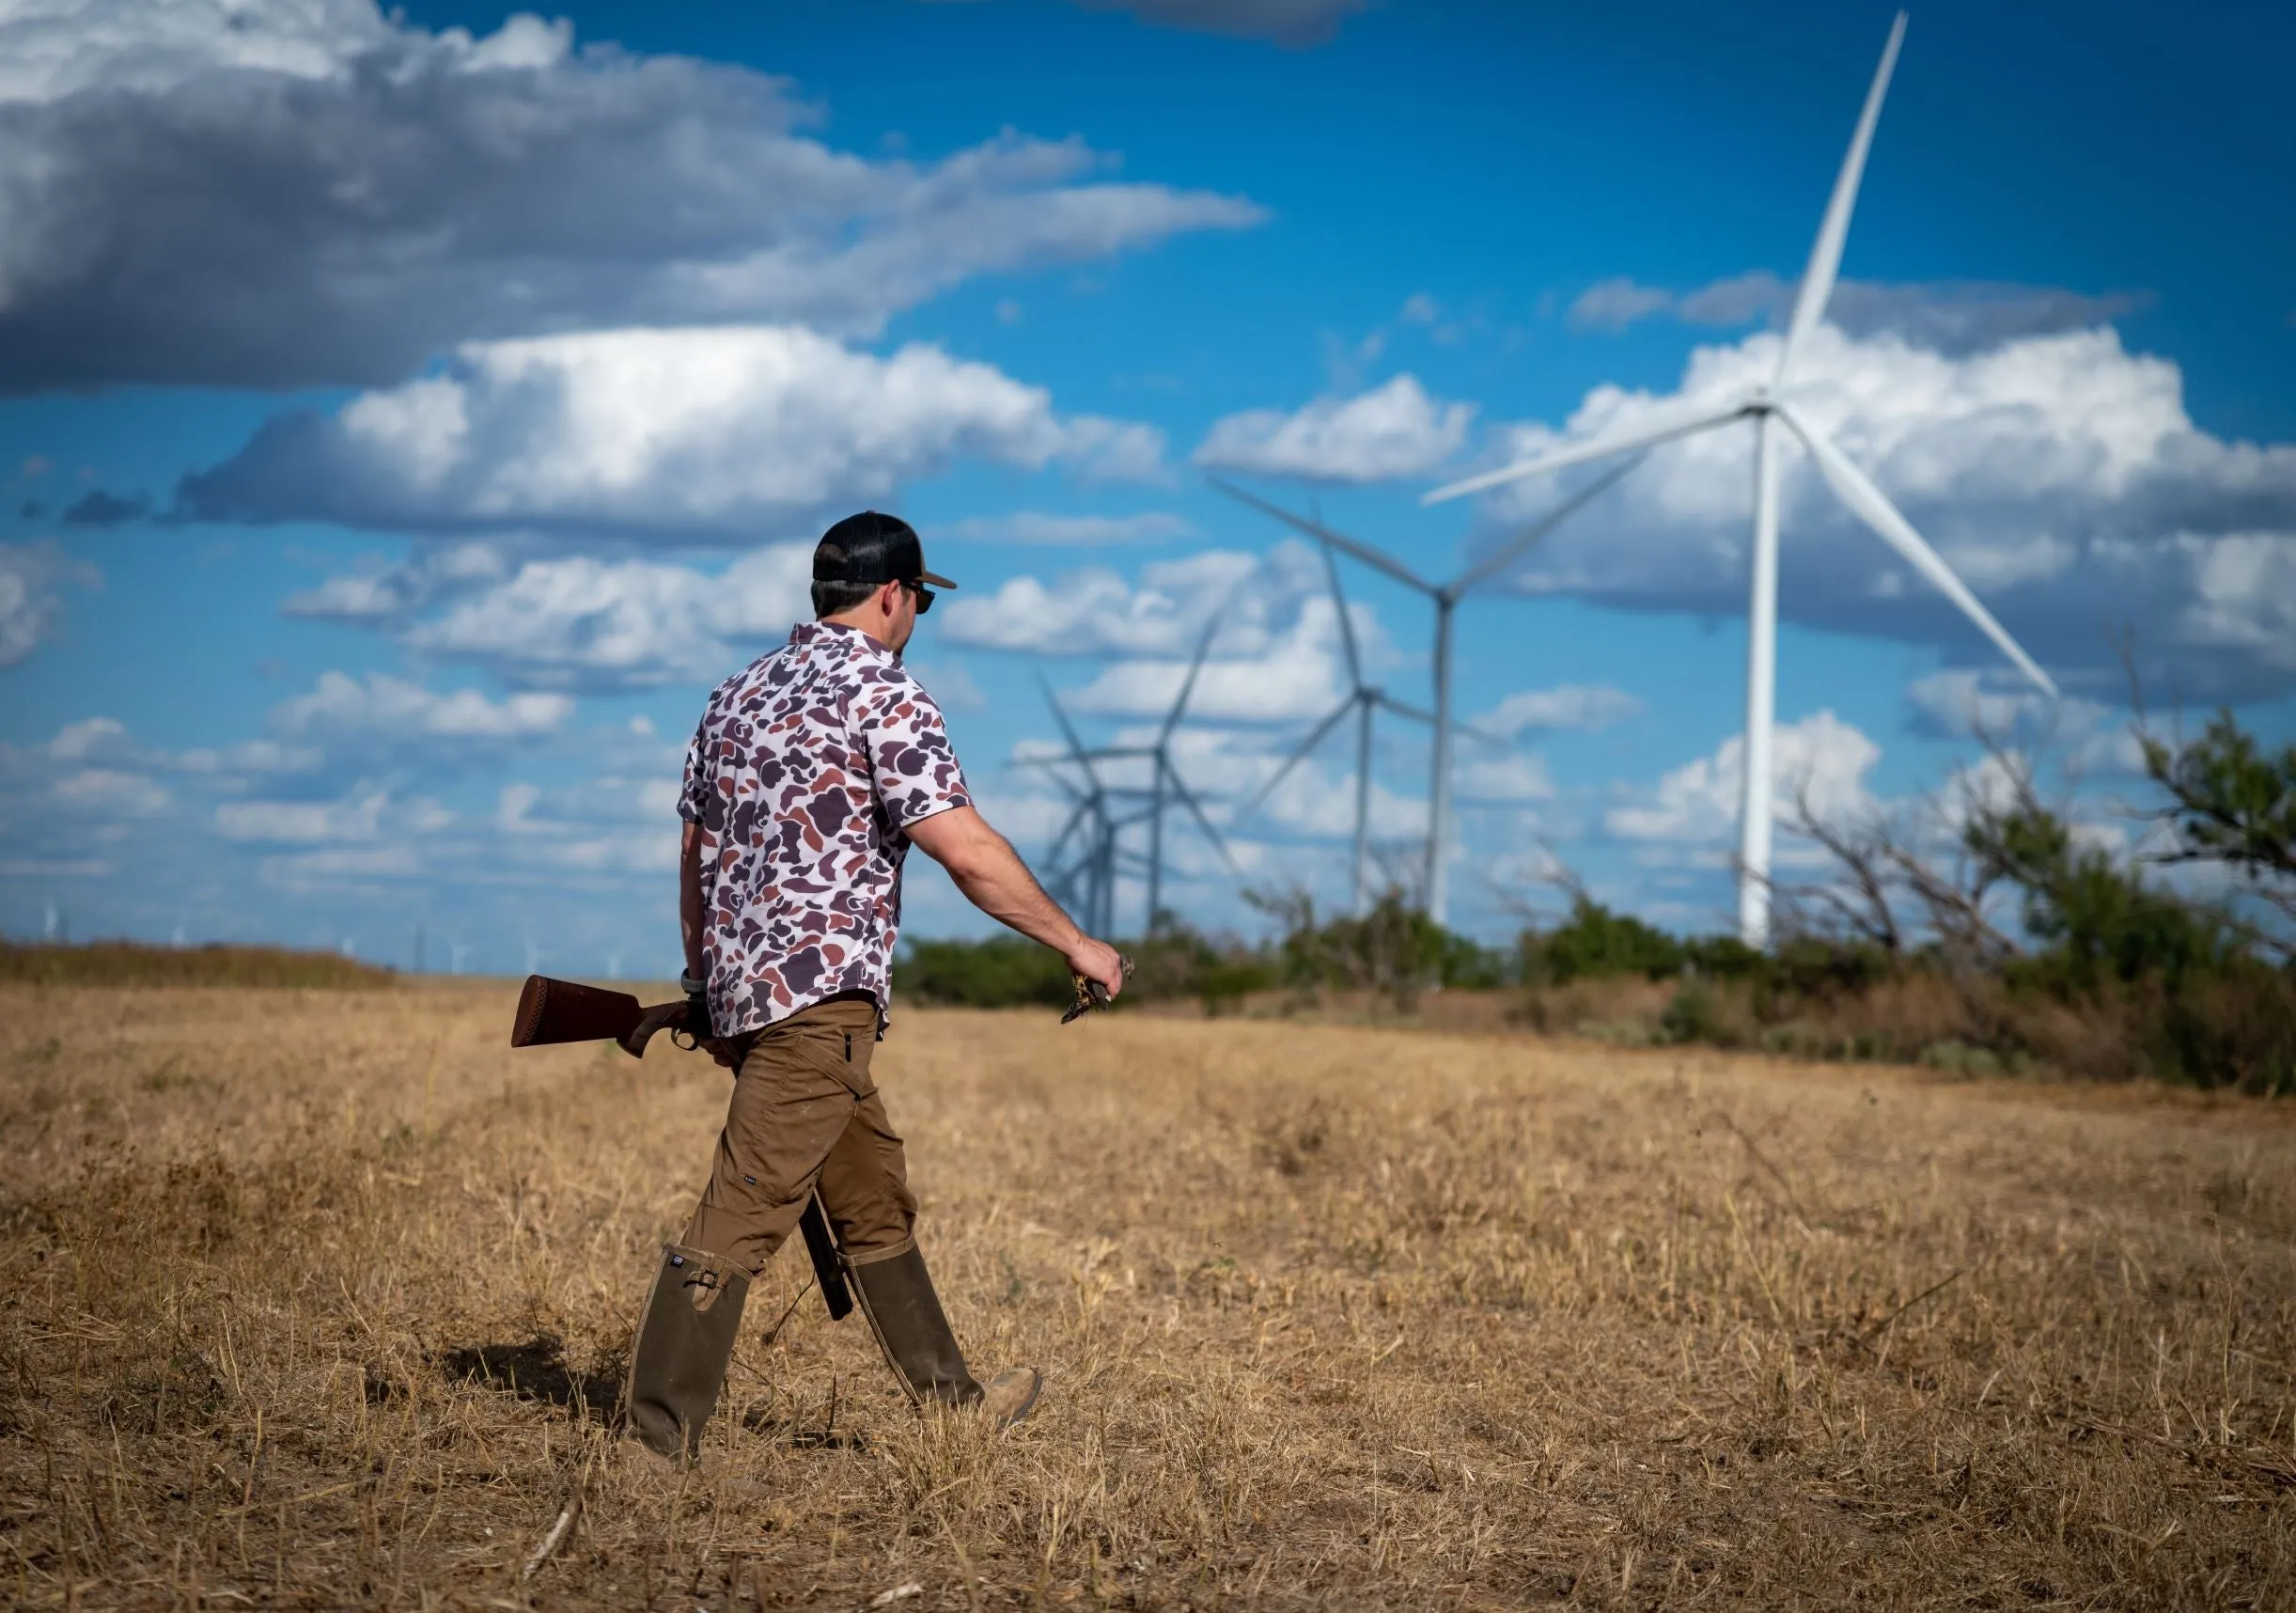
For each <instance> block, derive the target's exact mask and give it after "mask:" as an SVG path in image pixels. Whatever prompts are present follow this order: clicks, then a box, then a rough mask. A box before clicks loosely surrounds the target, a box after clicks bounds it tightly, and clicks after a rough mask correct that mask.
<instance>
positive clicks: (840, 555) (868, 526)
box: [813, 509, 957, 588]
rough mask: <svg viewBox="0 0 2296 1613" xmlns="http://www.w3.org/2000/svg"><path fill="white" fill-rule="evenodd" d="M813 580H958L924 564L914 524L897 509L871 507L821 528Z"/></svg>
mask: <svg viewBox="0 0 2296 1613" xmlns="http://www.w3.org/2000/svg"><path fill="white" fill-rule="evenodd" d="M813 580H814V581H815V582H817V583H930V584H931V585H932V586H933V587H936V588H953V587H956V586H957V585H956V584H955V583H952V582H950V581H949V580H948V579H947V578H946V577H941V576H935V575H934V574H933V573H932V572H929V571H927V570H926V569H925V545H924V544H922V543H920V542H919V541H917V535H916V528H915V527H914V526H912V525H909V523H907V522H906V521H903V520H902V519H901V518H900V517H899V516H898V515H884V514H881V513H880V512H878V511H877V510H874V509H865V510H863V511H862V512H861V513H860V514H858V515H849V516H847V517H846V518H845V519H844V520H842V521H840V522H838V523H837V524H836V525H835V526H832V527H831V528H830V529H829V530H828V531H826V532H824V533H822V534H821V540H820V542H819V543H816V544H815V545H814V546H813Z"/></svg>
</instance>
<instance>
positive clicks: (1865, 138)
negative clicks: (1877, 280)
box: [1771, 11, 1905, 387]
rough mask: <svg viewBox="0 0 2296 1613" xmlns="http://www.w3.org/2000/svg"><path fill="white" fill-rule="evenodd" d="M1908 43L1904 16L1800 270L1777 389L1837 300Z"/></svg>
mask: <svg viewBox="0 0 2296 1613" xmlns="http://www.w3.org/2000/svg"><path fill="white" fill-rule="evenodd" d="M1904 42H1905V13H1904V12H1903V11H1900V12H1898V20H1897V21H1896V22H1895V23H1891V24H1890V26H1889V43H1887V44H1885V45H1883V46H1882V65H1881V66H1880V67H1878V68H1876V69H1875V70H1874V74H1873V87H1872V88H1870V89H1868V90H1866V108H1865V110H1864V111H1862V112H1860V113H1859V114H1858V117H1857V132H1856V133H1853V134H1851V136H1850V153H1849V155H1848V156H1846V157H1844V158H1843V159H1842V164H1841V172H1840V173H1839V174H1838V175H1836V176H1835V180H1834V195H1833V196H1832V198H1831V199H1829V200H1828V201H1827V203H1826V215H1825V218H1824V219H1823V220H1822V221H1821V222H1820V224H1819V226H1818V239H1817V241H1816V242H1815V243H1813V244H1812V245H1811V247H1810V261H1809V267H1807V268H1806V269H1804V270H1803V271H1802V290H1800V291H1799V292H1798V293H1797V294H1796V295H1795V297H1794V317H1793V321H1792V322H1791V323H1790V324H1788V326H1787V327H1786V345H1785V346H1784V347H1782V348H1780V349H1779V350H1778V369H1777V375H1776V377H1775V378H1774V379H1773V381H1772V383H1771V384H1772V386H1773V387H1783V386H1784V385H1785V384H1786V371H1787V369H1788V367H1789V366H1791V365H1792V363H1793V361H1794V354H1795V353H1796V352H1799V351H1800V350H1801V347H1802V344H1803V343H1804V341H1806V340H1807V339H1809V334H1810V332H1811V331H1813V330H1815V329H1817V328H1818V321H1820V320H1822V319H1824V318H1825V312H1826V304H1827V303H1828V302H1830V301H1831V300H1832V299H1833V296H1834V279H1835V275H1836V274H1838V273H1840V270H1841V251H1842V244H1843V243H1845V242H1846V241H1848V240H1849V238H1850V214H1851V211H1852V210H1854V209H1855V208H1856V206H1857V187H1858V181H1859V180H1861V179H1863V178H1864V177H1865V173H1866V149H1868V148H1869V147H1871V146H1872V144H1873V126H1874V125H1875V124H1876V123H1878V122H1880V121H1881V118H1882V97H1883V96H1884V95H1886V94H1888V93H1889V75H1890V74H1891V72H1892V71H1894V70H1896V68H1897V66H1898V46H1899V45H1901V44H1903V43H1904Z"/></svg>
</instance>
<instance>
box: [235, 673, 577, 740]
mask: <svg viewBox="0 0 2296 1613" xmlns="http://www.w3.org/2000/svg"><path fill="white" fill-rule="evenodd" d="M573 710H574V702H573V700H572V699H571V698H570V697H568V696H565V695H557V694H534V693H527V694H516V695H511V696H509V697H507V698H505V699H501V700H490V699H488V698H487V697H486V696H485V695H484V694H482V693H480V692H479V691H478V690H476V689H456V690H452V691H450V692H448V693H445V694H441V693H439V692H437V691H434V690H431V689H427V688H425V687H424V686H423V685H421V684H420V683H414V682H410V681H407V680H405V679H403V678H393V677H390V676H388V675H387V674H384V673H379V672H378V673H369V674H368V675H367V678H366V679H365V680H364V681H362V680H360V679H357V678H353V677H351V675H350V674H348V673H345V672H326V673H322V674H320V680H319V686H318V687H317V688H315V689H313V690H312V691H311V692H310V693H309V694H307V695H299V696H297V697H294V698H293V699H291V700H289V701H287V702H286V703H285V704H283V705H281V706H279V707H277V708H276V709H275V710H274V711H273V713H272V726H273V728H275V729H276V730H277V731H279V732H280V733H283V734H285V735H287V736H289V738H293V739H305V738H312V737H320V738H325V739H330V740H337V739H350V740H357V739H374V738H383V739H392V740H447V741H456V740H470V741H505V740H519V739H531V738H535V737H537V736H539V735H542V734H548V733H554V732H556V731H557V730H558V728H560V727H562V726H563V725H564V724H565V722H566V719H567V718H568V717H570V716H571V715H572V714H573Z"/></svg>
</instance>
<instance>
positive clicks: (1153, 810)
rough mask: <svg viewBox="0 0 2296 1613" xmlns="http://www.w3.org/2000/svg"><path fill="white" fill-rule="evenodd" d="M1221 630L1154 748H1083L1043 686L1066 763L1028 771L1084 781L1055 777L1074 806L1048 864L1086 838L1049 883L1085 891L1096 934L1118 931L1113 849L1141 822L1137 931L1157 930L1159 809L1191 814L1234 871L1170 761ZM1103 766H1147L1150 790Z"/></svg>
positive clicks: (1206, 645) (1205, 640)
mask: <svg viewBox="0 0 2296 1613" xmlns="http://www.w3.org/2000/svg"><path fill="white" fill-rule="evenodd" d="M1219 625H1220V624H1219V623H1218V621H1216V620H1215V621H1213V622H1212V623H1211V625H1210V626H1209V627H1207V628H1206V629H1205V630H1204V636H1203V637H1202V638H1201V639H1200V640H1199V641H1198V642H1197V644H1196V647H1195V656H1194V657H1193V658H1191V659H1190V661H1189V663H1188V670H1187V672H1186V674H1185V675H1184V676H1183V677H1182V678H1181V680H1180V685H1179V697H1177V698H1175V699H1174V700H1173V702H1172V706H1171V709H1170V710H1169V711H1168V712H1166V713H1164V721H1163V723H1162V724H1161V725H1160V726H1159V727H1158V728H1157V730H1156V742H1155V743H1154V744H1146V745H1103V746H1101V748H1100V749H1098V750H1087V749H1086V748H1085V745H1084V742H1083V741H1081V740H1080V739H1078V738H1077V737H1076V730H1075V728H1073V727H1071V726H1070V722H1069V714H1068V713H1067V712H1065V711H1063V710H1062V709H1061V705H1060V701H1059V698H1058V697H1056V696H1054V693H1053V690H1052V685H1050V684H1049V683H1048V684H1046V685H1045V689H1044V697H1045V698H1046V699H1047V700H1048V701H1050V702H1051V703H1052V707H1053V715H1054V718H1055V719H1056V720H1057V721H1058V722H1059V724H1060V732H1061V737H1062V738H1063V739H1064V740H1066V741H1067V742H1068V747H1069V753H1068V755H1067V756H1065V757H1057V758H1054V757H1046V758H1042V759H1039V760H1035V761H1032V762H1029V763H1028V764H1027V765H1029V766H1033V767H1042V768H1051V769H1058V768H1061V767H1066V766H1073V767H1075V768H1077V769H1078V770H1079V771H1081V772H1082V774H1083V775H1084V779H1085V782H1084V784H1083V785H1082V786H1081V787H1080V786H1077V785H1075V784H1072V783H1070V782H1069V781H1067V780H1065V779H1061V778H1060V775H1059V774H1058V773H1057V772H1056V771H1055V772H1054V779H1055V780H1056V781H1058V782H1059V783H1060V785H1061V788H1062V789H1063V790H1064V791H1067V793H1068V796H1069V799H1070V801H1071V802H1073V803H1074V804H1075V807H1074V810H1072V811H1071V812H1070V815H1069V821H1068V822H1067V823H1066V824H1065V825H1063V826H1062V828H1061V831H1060V834H1059V835H1058V837H1056V838H1054V842H1053V851H1052V854H1051V858H1050V861H1051V862H1052V863H1054V864H1055V865H1056V864H1057V863H1058V861H1059V858H1060V855H1061V853H1063V852H1064V851H1065V850H1066V849H1067V846H1068V843H1069V841H1070V839H1072V838H1074V837H1075V835H1076V833H1077V832H1078V831H1079V830H1080V829H1081V830H1085V831H1086V832H1087V833H1088V834H1089V835H1090V837H1091V838H1090V840H1089V842H1088V843H1087V845H1086V851H1085V853H1084V856H1083V857H1082V858H1081V859H1080V860H1079V861H1078V862H1077V863H1075V864H1071V865H1070V867H1068V868H1067V869H1062V870H1060V871H1059V872H1057V873H1056V874H1054V880H1055V881H1056V882H1059V885H1058V888H1068V889H1073V888H1074V887H1075V886H1077V885H1082V887H1083V889H1084V892H1085V896H1086V901H1085V906H1086V913H1087V914H1088V915H1089V914H1092V913H1093V912H1095V911H1096V910H1097V912H1098V915H1099V930H1098V932H1099V933H1101V934H1106V933H1108V932H1110V931H1112V930H1113V929H1114V928H1115V925H1116V879H1117V872H1118V871H1119V869H1120V865H1121V863H1122V861H1123V856H1122V853H1120V849H1119V844H1118V836H1119V833H1120V831H1122V830H1123V829H1125V828H1126V827H1128V826H1130V825H1131V824H1133V823H1140V822H1145V823H1146V824H1147V825H1148V855H1147V856H1146V857H1145V858H1142V859H1134V866H1135V867H1137V868H1139V869H1141V871H1143V872H1145V873H1146V874H1147V876H1148V923H1147V924H1146V925H1145V926H1144V927H1143V929H1142V933H1143V934H1150V933H1153V932H1154V931H1155V928H1156V915H1157V914H1158V912H1159V911H1160V910H1161V908H1162V905H1163V901H1164V808H1165V807H1167V806H1168V805H1170V804H1171V803H1173V802H1178V803H1179V805H1180V806H1182V807H1186V808H1187V810H1188V814H1189V816H1190V817H1192V818H1194V819H1195V826H1196V827H1197V828H1198V829H1199V830H1201V831H1202V832H1203V836H1204V838H1205V839H1206V840H1208V841H1210V844H1211V849H1212V850H1213V851H1215V852H1217V853H1219V854H1220V860H1221V861H1222V862H1224V863H1226V865H1227V867H1228V869H1229V871H1230V872H1234V871H1236V859H1235V857H1234V856H1233V855H1232V854H1231V853H1229V851H1228V849H1227V842H1226V840H1225V839H1223V838H1221V836H1220V831H1219V830H1218V829H1217V828H1215V827H1213V825H1212V822H1211V818H1210V815H1209V814H1208V813H1206V812H1205V810H1204V804H1203V803H1202V802H1201V801H1200V800H1198V799H1197V798H1196V795H1195V791H1192V790H1190V789H1189V788H1188V785H1187V782H1186V781H1185V780H1184V779H1182V778H1181V777H1180V775H1179V767H1178V766H1177V765H1175V764H1174V762H1173V760H1172V736H1173V734H1174V732H1175V731H1176V730H1177V729H1178V728H1179V723H1180V719H1181V718H1182V717H1183V716H1185V715H1186V714H1187V711H1188V701H1189V698H1190V697H1192V696H1193V695H1194V694H1195V683H1196V679H1197V678H1198V676H1200V675H1201V674H1202V672H1203V670H1204V661H1205V658H1206V657H1207V656H1208V655H1210V653H1211V641H1212V636H1213V634H1216V633H1217V632H1218V631H1219ZM1105 761H1146V762H1148V764H1149V768H1148V786H1147V788H1145V789H1132V788H1124V787H1119V786H1115V785H1111V784H1109V783H1108V782H1107V781H1106V780H1105V779H1104V778H1102V777H1101V773H1100V770H1099V769H1098V768H1097V767H1096V766H1095V765H1094V764H1095V763H1097V762H1105ZM1142 798H1145V800H1146V806H1145V807H1144V808H1143V809H1142V810H1140V811H1138V812H1135V813H1133V814H1132V816H1130V817H1125V818H1119V817H1118V816H1117V814H1116V812H1115V810H1114V804H1115V802H1116V801H1117V800H1118V799H1124V800H1139V799H1142ZM1092 924H1093V919H1092V918H1091V917H1089V916H1088V917H1087V918H1086V925H1087V926H1088V927H1089V926H1091V925H1092Z"/></svg>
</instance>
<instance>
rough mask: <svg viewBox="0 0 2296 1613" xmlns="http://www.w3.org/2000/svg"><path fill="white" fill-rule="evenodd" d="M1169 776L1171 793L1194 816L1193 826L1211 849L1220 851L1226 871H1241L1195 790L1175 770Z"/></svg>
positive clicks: (1189, 814)
mask: <svg viewBox="0 0 2296 1613" xmlns="http://www.w3.org/2000/svg"><path fill="white" fill-rule="evenodd" d="M1171 777H1172V793H1173V794H1175V795H1177V796H1179V801H1180V805H1181V806H1183V807H1187V808H1188V816H1190V817H1191V818H1194V819H1195V826H1196V827H1197V828H1199V829H1201V830H1203V831H1204V838H1206V839H1207V840H1210V842H1211V849H1212V850H1213V851H1215V852H1217V853H1220V860H1221V861H1222V862H1224V863H1226V865H1227V871H1228V872H1229V873H1242V871H1243V870H1242V869H1240V868H1238V867H1237V866H1236V859H1235V856H1234V855H1233V854H1232V853H1230V852H1229V851H1228V849H1227V842H1226V840H1224V839H1222V838H1220V831H1219V830H1217V829H1215V828H1213V827H1212V825H1211V820H1210V818H1209V817H1207V816H1206V815H1205V812H1204V804H1203V803H1202V802H1200V801H1198V800H1197V799H1196V798H1195V791H1193V790H1191V789H1189V788H1188V787H1187V785H1185V784H1183V783H1181V782H1180V776H1179V774H1178V773H1177V772H1176V773H1173V774H1172V775H1171Z"/></svg>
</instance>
